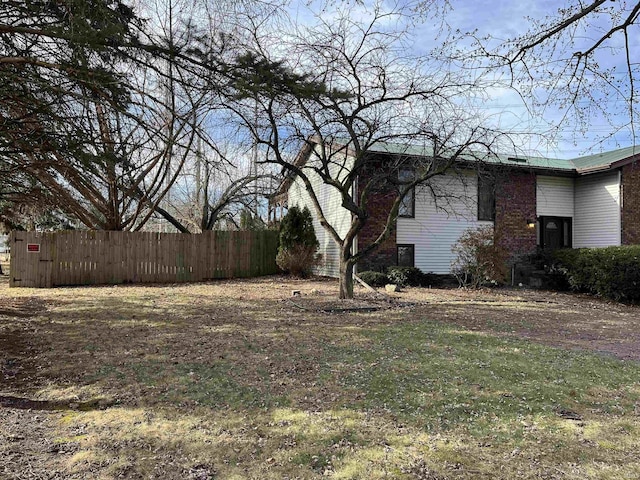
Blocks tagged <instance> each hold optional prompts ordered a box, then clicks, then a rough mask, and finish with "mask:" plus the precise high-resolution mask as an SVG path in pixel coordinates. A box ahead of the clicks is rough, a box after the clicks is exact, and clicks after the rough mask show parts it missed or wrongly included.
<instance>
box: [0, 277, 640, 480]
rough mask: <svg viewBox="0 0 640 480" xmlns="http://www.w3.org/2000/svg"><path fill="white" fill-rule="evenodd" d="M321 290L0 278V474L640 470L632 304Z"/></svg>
mask: <svg viewBox="0 0 640 480" xmlns="http://www.w3.org/2000/svg"><path fill="white" fill-rule="evenodd" d="M291 290H301V292H302V296H301V297H296V299H295V300H294V301H295V303H296V304H297V305H298V306H295V305H293V304H292V303H291V302H290V301H289V297H290V293H291ZM336 294H337V285H336V284H335V283H334V282H332V281H324V280H310V281H295V280H289V279H285V278H279V277H270V278H262V279H255V280H246V281H229V282H215V283H209V284H198V285H164V286H118V287H96V288H61V289H53V290H35V289H8V288H7V281H6V277H3V278H2V279H0V370H1V371H0V375H1V376H2V380H3V383H2V387H0V405H1V407H0V439H2V440H0V472H3V475H6V476H7V478H21V479H22V478H78V479H83V478H104V479H111V478H158V479H160V478H162V479H182V478H191V479H207V478H211V479H213V478H216V479H233V478H238V479H245V478H255V479H270V478H273V479H275V478H278V479H280V478H291V479H293V478H300V479H313V478H325V477H329V478H339V479H375V478H380V479H383V478H386V479H391V478H407V479H409V478H422V479H431V480H435V479H449V478H451V479H458V478H460V479H469V478H492V479H493V478H498V479H512V478H559V479H560V478H562V479H566V478H575V479H578V478H580V479H583V478H594V479H596V478H597V479H618V478H620V479H623V478H638V477H640V460H639V458H638V456H637V451H638V450H639V449H640V383H639V379H640V364H639V363H638V362H637V359H638V357H637V356H636V357H634V355H638V348H637V346H638V345H639V344H640V341H639V339H638V331H640V329H638V326H639V319H640V310H638V308H636V307H625V306H620V305H614V304H606V303H602V302H599V301H596V300H593V299H591V298H588V297H578V296H569V295H561V294H546V293H545V294H540V293H535V292H508V291H506V292H479V293H476V292H463V291H459V290H448V291H447V290H421V289H409V290H407V291H405V292H401V293H399V294H397V295H396V296H397V297H398V298H397V300H400V301H401V302H403V303H395V304H391V305H390V304H388V303H385V302H381V301H377V300H375V299H373V298H371V297H367V296H365V295H364V292H359V296H360V300H358V301H355V302H350V303H349V304H348V306H351V307H361V306H367V305H368V306H372V305H375V306H378V307H381V308H382V310H380V311H377V312H345V313H339V314H327V313H321V312H318V311H316V309H317V308H322V309H326V308H329V307H332V306H333V307H335V306H342V307H343V306H344V305H338V304H337V303H336V302H335V301H334V296H335V295H336ZM299 307H304V309H303V308H299ZM522 337H525V338H524V339H523V338H522ZM615 345H618V346H619V347H618V348H616V347H615ZM567 347H568V348H567ZM576 348H577V349H579V350H576ZM585 349H592V350H597V351H599V352H607V354H606V355H603V354H602V353H590V352H586V351H585ZM634 352H635V353H634ZM612 355H614V356H612ZM615 356H617V357H620V358H622V359H626V360H620V359H618V358H615ZM56 475H57V476H56Z"/></svg>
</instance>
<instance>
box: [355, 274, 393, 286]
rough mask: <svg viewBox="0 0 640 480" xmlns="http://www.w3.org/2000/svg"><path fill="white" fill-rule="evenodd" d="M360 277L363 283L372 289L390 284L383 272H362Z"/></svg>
mask: <svg viewBox="0 0 640 480" xmlns="http://www.w3.org/2000/svg"><path fill="white" fill-rule="evenodd" d="M358 276H359V277H360V278H361V279H362V281H363V282H364V283H366V284H368V285H371V286H372V287H384V286H385V285H386V284H387V283H389V279H388V278H387V276H386V275H385V274H384V273H381V272H373V271H371V270H368V271H365V272H360V273H358Z"/></svg>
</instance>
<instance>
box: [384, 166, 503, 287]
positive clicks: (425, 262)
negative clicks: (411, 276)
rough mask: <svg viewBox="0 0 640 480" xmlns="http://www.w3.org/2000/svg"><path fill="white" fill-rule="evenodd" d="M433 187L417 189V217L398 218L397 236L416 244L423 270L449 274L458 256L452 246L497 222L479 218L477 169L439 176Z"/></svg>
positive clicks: (433, 181) (419, 263) (416, 252)
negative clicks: (468, 232)
mask: <svg viewBox="0 0 640 480" xmlns="http://www.w3.org/2000/svg"><path fill="white" fill-rule="evenodd" d="M431 187H432V188H427V187H422V188H419V189H417V190H416V210H415V218H398V228H397V237H396V238H397V243H398V244H414V245H415V266H416V267H418V268H420V269H421V270H422V271H423V272H434V273H441V274H447V273H450V272H451V262H452V261H453V260H454V255H453V254H452V253H451V247H452V246H453V244H454V243H455V242H456V241H457V240H458V238H460V235H462V233H463V232H464V231H465V230H466V229H468V228H476V227H479V226H483V225H493V222H479V221H478V220H477V217H478V214H477V192H478V180H477V177H476V175H475V173H473V172H468V173H466V174H454V173H451V174H447V175H444V176H441V177H435V178H434V179H433V180H432V185H431ZM432 189H433V191H434V192H435V196H434V195H433V194H432V193H431V190H432ZM445 192H446V197H441V195H444V194H445Z"/></svg>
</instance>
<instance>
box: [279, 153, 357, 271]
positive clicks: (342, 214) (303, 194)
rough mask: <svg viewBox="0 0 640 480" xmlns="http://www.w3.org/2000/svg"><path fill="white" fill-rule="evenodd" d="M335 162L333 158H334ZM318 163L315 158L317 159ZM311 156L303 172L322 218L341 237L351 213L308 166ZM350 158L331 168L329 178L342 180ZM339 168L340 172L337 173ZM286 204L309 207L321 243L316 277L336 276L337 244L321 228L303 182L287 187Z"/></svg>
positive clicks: (331, 189)
mask: <svg viewBox="0 0 640 480" xmlns="http://www.w3.org/2000/svg"><path fill="white" fill-rule="evenodd" d="M334 160H336V159H334ZM316 161H317V159H316ZM313 162H314V155H313V154H312V155H311V157H310V158H309V161H308V162H307V164H306V168H305V169H304V171H305V174H306V175H307V176H308V177H309V179H310V180H311V182H312V184H313V186H314V191H315V192H316V196H317V197H318V201H319V203H320V206H321V207H322V211H323V213H324V215H325V218H326V219H327V221H328V222H329V224H331V226H333V228H334V229H335V230H336V231H337V232H338V234H339V235H340V236H341V237H342V238H344V236H345V234H346V233H347V231H348V230H349V226H350V224H351V213H350V212H349V211H348V210H346V209H345V208H343V207H342V199H341V197H340V193H339V192H338V190H337V189H335V188H334V187H331V186H329V185H326V184H324V183H323V182H322V180H321V179H320V177H319V176H318V175H317V174H316V173H314V172H313V171H312V170H311V169H310V168H309V167H310V166H311V165H313ZM352 162H353V159H351V158H347V159H345V160H344V162H343V163H342V164H341V165H338V164H337V163H336V164H334V165H333V166H332V176H335V175H337V176H339V177H342V178H343V175H344V174H346V173H347V170H345V169H346V168H350V166H351V165H352ZM340 169H342V170H343V172H342V173H341V172H340ZM288 205H289V206H290V207H291V206H294V205H297V206H298V207H300V208H302V207H303V206H305V205H306V206H307V207H309V210H310V211H311V214H312V216H313V228H314V230H315V232H316V237H317V238H318V241H319V242H320V249H319V252H320V253H321V254H322V265H321V266H320V267H319V268H317V269H316V270H315V273H316V274H317V275H324V276H328V277H338V276H339V273H340V260H339V258H340V250H339V248H338V245H337V244H336V243H335V241H334V240H333V237H332V236H331V235H330V234H329V232H327V230H326V229H325V228H324V227H323V226H322V225H320V222H319V220H318V216H317V214H316V211H315V207H314V206H313V204H312V203H311V199H310V196H309V193H308V192H307V191H306V189H305V186H304V183H303V182H302V181H301V180H300V178H296V180H295V181H294V182H293V184H292V185H291V187H290V188H289V198H288Z"/></svg>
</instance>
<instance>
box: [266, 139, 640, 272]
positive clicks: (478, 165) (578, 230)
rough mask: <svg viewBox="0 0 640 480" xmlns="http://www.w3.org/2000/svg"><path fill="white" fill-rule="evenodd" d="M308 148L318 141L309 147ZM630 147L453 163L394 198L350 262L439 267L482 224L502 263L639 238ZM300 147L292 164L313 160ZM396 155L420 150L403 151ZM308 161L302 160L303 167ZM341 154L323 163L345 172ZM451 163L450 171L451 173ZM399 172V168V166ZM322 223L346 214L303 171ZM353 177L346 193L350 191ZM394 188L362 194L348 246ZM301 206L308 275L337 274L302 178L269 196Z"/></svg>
mask: <svg viewBox="0 0 640 480" xmlns="http://www.w3.org/2000/svg"><path fill="white" fill-rule="evenodd" d="M315 148H318V146H316V147H315ZM639 152H640V151H639V150H637V149H635V148H634V147H629V148H623V149H620V150H615V151H611V152H606V153H602V154H596V155H590V156H584V157H579V158H574V159H571V160H561V159H551V158H540V157H524V156H517V157H509V156H494V157H491V158H486V159H484V160H482V162H477V161H468V162H464V161H463V162H460V165H456V168H455V169H452V170H451V171H448V172H447V173H446V174H444V175H441V176H437V177H434V178H432V179H431V181H430V183H429V185H427V186H419V187H417V188H416V189H415V191H414V192H412V194H411V195H408V196H407V198H406V199H405V202H403V204H402V206H401V209H400V214H399V216H398V218H397V220H396V223H395V225H394V227H395V228H394V231H393V233H392V234H391V236H390V237H389V238H388V239H387V240H386V241H385V242H384V243H383V244H382V245H380V247H379V248H378V249H377V250H375V251H374V252H373V253H372V254H371V255H369V256H368V257H367V258H366V259H365V260H364V261H361V262H359V264H358V266H357V270H359V271H364V270H371V269H377V270H379V269H382V268H384V267H386V266H389V265H405V266H415V267H418V268H420V269H421V270H422V271H424V272H433V273H438V274H447V273H450V271H451V263H452V261H453V260H454V255H453V254H452V252H451V247H452V246H453V245H454V244H455V243H456V241H457V240H458V238H459V237H460V235H461V234H462V233H463V232H464V231H465V230H467V229H469V228H474V227H479V226H483V225H492V226H493V227H494V229H495V230H494V231H495V233H496V239H497V241H498V242H499V243H501V244H502V245H503V246H505V247H506V248H507V249H508V251H509V252H510V255H511V258H512V260H514V261H516V260H517V259H518V258H520V257H522V256H525V255H528V254H531V253H533V252H535V251H536V250H537V248H538V247H540V248H543V249H553V248H560V247H573V248H579V247H605V246H610V245H626V244H635V243H640V163H639V164H636V163H637V160H640V153H639ZM312 153H313V147H306V148H305V149H303V151H302V152H301V153H300V155H299V156H298V159H297V160H296V162H297V165H298V166H302V167H304V166H307V165H309V162H313V161H314V155H313V154H312ZM372 154H376V155H382V156H384V155H389V156H393V155H398V154H400V152H399V151H398V147H396V146H393V145H381V146H380V147H378V150H376V151H375V152H372ZM402 155H405V156H408V155H414V156H416V155H421V153H419V152H417V151H416V152H411V151H407V150H406V149H405V150H403V151H402ZM311 166H312V165H311ZM348 166H349V157H348V155H345V161H344V163H343V164H340V165H339V164H337V163H336V165H332V167H331V168H335V169H338V170H337V171H336V175H337V176H338V177H339V176H340V175H341V173H340V172H341V171H348ZM454 170H455V171H454ZM400 174H401V175H402V171H400ZM310 179H311V181H312V183H314V189H315V191H316V192H317V196H318V199H319V202H320V204H321V206H322V208H323V211H324V212H325V215H326V217H327V220H328V221H329V222H330V223H331V224H332V225H333V226H334V227H335V228H336V230H337V231H338V233H339V234H341V235H343V234H344V233H346V231H347V230H348V228H349V225H350V223H351V214H350V212H349V211H347V210H346V209H344V208H343V207H342V206H341V198H340V196H339V194H338V192H337V191H336V190H335V189H333V188H331V187H329V186H327V185H324V184H322V182H321V181H320V179H319V177H317V176H314V175H313V174H310ZM357 189H358V183H357V182H356V184H355V185H354V187H353V191H352V192H351V193H352V195H356V196H357V195H358V192H357ZM394 197H395V194H393V195H384V194H379V195H375V196H371V197H370V198H369V202H368V207H369V212H370V218H369V220H368V222H367V225H366V226H365V227H364V229H363V230H362V231H361V232H360V233H359V234H358V237H357V239H356V245H355V246H354V249H355V250H356V251H357V248H358V246H359V245H360V246H361V245H364V244H369V243H370V242H371V241H372V240H373V239H374V238H376V237H377V236H378V234H379V233H380V231H381V229H382V226H383V225H384V222H385V221H386V215H387V213H388V212H389V211H390V208H391V204H392V203H393V200H394ZM292 205H298V206H303V205H308V206H309V208H310V210H311V212H312V214H314V227H315V230H316V235H317V237H318V240H319V241H320V251H321V253H322V254H323V258H324V264H323V266H322V267H320V268H319V269H318V272H317V273H318V274H321V275H326V276H334V277H335V276H337V275H338V258H339V257H338V248H337V246H336V245H335V243H334V242H333V240H332V238H331V237H330V236H329V235H328V233H327V232H326V230H325V229H324V228H323V227H322V226H321V225H320V223H319V222H318V220H317V218H315V217H316V216H315V212H314V209H313V208H312V205H311V202H310V197H309V195H308V194H307V192H306V190H305V188H304V185H303V184H302V182H301V181H300V180H299V179H298V178H296V177H289V178H287V179H286V180H285V181H284V182H283V183H282V184H281V186H280V189H279V190H278V192H277V194H276V195H275V196H274V197H273V199H272V207H273V208H275V209H278V211H280V212H283V211H285V210H286V208H287V207H288V206H292Z"/></svg>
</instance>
